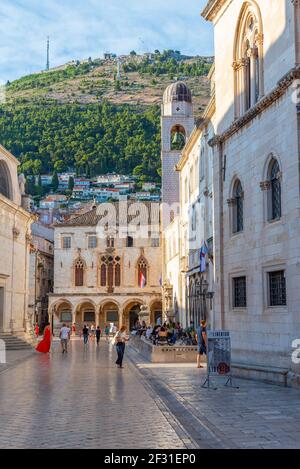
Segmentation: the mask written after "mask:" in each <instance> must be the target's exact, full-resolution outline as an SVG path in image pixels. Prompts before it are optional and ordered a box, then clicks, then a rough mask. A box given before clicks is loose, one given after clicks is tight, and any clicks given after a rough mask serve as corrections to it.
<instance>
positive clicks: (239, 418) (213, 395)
mask: <svg viewBox="0 0 300 469" xmlns="http://www.w3.org/2000/svg"><path fill="white" fill-rule="evenodd" d="M131 356H132V357H133V356H134V360H135V361H136V363H137V366H138V369H139V370H140V372H141V374H142V376H143V378H144V379H145V380H146V381H147V382H149V383H151V386H152V389H153V391H154V392H159V394H160V396H161V398H162V399H163V401H164V403H165V405H167V406H168V407H169V409H170V410H172V412H173V413H174V415H175V417H177V418H178V420H179V421H180V422H181V424H182V425H184V427H185V429H186V431H188V432H189V434H190V437H191V438H193V440H194V441H196V442H197V443H198V444H199V446H201V447H202V448H203V447H207V448H211V447H213V448H233V449H234V448H266V449H271V448H275V449H276V448H300V391H299V390H297V389H290V388H284V387H280V386H274V385H269V384H264V383H261V382H255V381H248V380H234V386H238V387H239V389H232V388H228V387H224V386H223V384H224V381H223V380H222V381H216V380H215V384H216V386H217V387H218V389H217V390H214V389H209V390H208V389H203V388H202V387H201V385H202V384H203V382H204V381H205V377H206V370H205V369H203V370H198V369H197V368H196V367H195V365H192V364H174V365H160V364H150V363H145V362H144V360H143V359H141V357H140V356H138V355H137V354H136V353H135V352H132V353H131Z"/></svg>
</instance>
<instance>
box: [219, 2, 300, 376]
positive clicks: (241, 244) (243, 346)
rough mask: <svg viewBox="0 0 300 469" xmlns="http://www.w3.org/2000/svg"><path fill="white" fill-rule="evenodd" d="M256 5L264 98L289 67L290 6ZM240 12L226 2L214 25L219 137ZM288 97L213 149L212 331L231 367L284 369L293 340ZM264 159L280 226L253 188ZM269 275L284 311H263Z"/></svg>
mask: <svg viewBox="0 0 300 469" xmlns="http://www.w3.org/2000/svg"><path fill="white" fill-rule="evenodd" d="M257 3H258V4H259V7H260V9H261V14H262V21H263V28H264V54H265V56H264V85H265V93H269V92H270V91H271V90H272V89H273V88H275V87H276V84H277V82H278V80H280V78H282V77H283V76H284V75H285V74H286V73H288V71H289V70H290V69H291V68H292V67H293V66H294V65H295V41H294V19H293V5H292V2H291V1H289V0H286V1H283V0H271V1H268V2H265V1H259V2H257ZM242 4H243V2H242V1H240V0H233V1H231V2H227V3H226V8H224V9H222V11H221V14H219V15H218V17H217V18H216V19H215V21H214V23H215V24H214V26H215V47H216V109H217V111H216V128H217V133H218V134H220V133H222V132H223V131H225V130H226V129H227V128H228V127H229V126H230V125H231V124H232V122H233V119H234V111H233V101H234V94H233V90H234V85H233V70H232V61H233V43H234V32H235V29H236V25H237V21H238V17H239V12H240V9H241V7H242ZM292 92H293V90H292V88H289V89H288V90H287V91H286V93H285V94H284V95H283V96H282V97H281V98H279V99H277V100H276V101H274V103H273V104H272V105H270V106H269V107H267V108H266V109H265V110H264V111H262V112H261V113H260V114H259V115H258V116H257V117H255V118H254V119H252V120H251V121H250V122H249V123H248V124H246V125H244V126H241V127H240V129H239V130H238V131H236V132H235V133H234V134H233V136H231V137H229V138H227V139H226V140H225V142H224V144H223V146H222V147H219V146H218V145H216V146H215V147H214V158H213V172H214V233H215V253H214V254H215V256H214V257H215V302H214V307H215V324H216V327H220V328H224V329H228V330H230V331H231V333H232V347H233V360H234V361H235V362H240V363H245V364H248V365H253V364H254V365H260V366H264V367H266V368H270V367H272V366H273V367H284V368H286V369H291V368H292V362H291V352H292V347H291V344H292V340H293V339H294V338H299V337H300V312H299V305H300V290H299V281H300V268H299V266H300V256H299V252H300V227H299V208H300V203H299V148H298V129H297V114H296V105H295V103H294V102H293V101H292V96H291V95H292ZM271 154H273V155H274V157H276V158H277V159H278V161H279V164H280V167H281V171H282V218H281V220H279V221H277V222H273V223H270V222H268V221H267V216H266V204H265V200H264V199H265V197H266V193H264V192H263V191H262V190H261V188H260V183H261V182H262V181H265V180H266V179H267V177H266V167H267V162H268V161H270V155H271ZM225 156H226V158H225ZM225 161H226V168H225V169H226V171H225V180H224V183H223V184H222V179H223V177H224V172H223V169H224V166H225ZM236 177H237V178H239V179H240V181H241V183H242V186H243V190H244V230H243V232H242V233H240V234H236V235H233V234H232V224H231V220H230V207H229V206H228V204H227V199H230V198H232V182H233V180H234V178H236ZM222 186H223V187H222ZM222 216H223V222H224V230H223V229H222ZM273 267H274V268H277V269H278V270H281V269H282V270H285V272H286V284H287V306H286V307H273V308H271V307H269V306H268V301H267V296H268V284H267V272H268V270H269V269H272V268H273ZM222 268H223V271H222V270H221V269H222ZM234 275H245V276H246V279H247V307H246V308H244V309H240V310H237V309H234V308H233V304H232V276H234ZM222 280H223V287H224V304H222Z"/></svg>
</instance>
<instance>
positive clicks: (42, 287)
mask: <svg viewBox="0 0 300 469" xmlns="http://www.w3.org/2000/svg"><path fill="white" fill-rule="evenodd" d="M31 232H32V239H31V244H30V260H29V263H30V264H29V302H28V313H29V316H30V317H31V322H32V327H34V324H38V325H39V326H40V328H41V329H43V328H44V326H45V324H46V323H47V322H48V303H49V299H48V295H49V293H53V278H54V230H53V228H47V227H45V226H43V225H42V224H40V223H38V222H36V223H33V225H32V228H31Z"/></svg>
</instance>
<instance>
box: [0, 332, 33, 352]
mask: <svg viewBox="0 0 300 469" xmlns="http://www.w3.org/2000/svg"><path fill="white" fill-rule="evenodd" d="M0 340H3V341H4V342H5V346H6V350H30V349H32V346H31V345H30V344H29V343H28V342H26V341H25V340H23V339H21V338H20V337H16V336H13V335H10V334H5V333H4V334H0Z"/></svg>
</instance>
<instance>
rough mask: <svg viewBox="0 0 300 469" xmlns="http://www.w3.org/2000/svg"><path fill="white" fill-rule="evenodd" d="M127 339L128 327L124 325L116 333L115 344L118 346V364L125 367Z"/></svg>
mask: <svg viewBox="0 0 300 469" xmlns="http://www.w3.org/2000/svg"><path fill="white" fill-rule="evenodd" d="M126 340H127V336H126V327H125V326H122V327H121V329H120V330H119V331H118V332H117V333H116V335H115V344H116V347H117V354H118V359H117V361H116V365H118V366H119V368H123V358H124V352H125V343H126Z"/></svg>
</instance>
